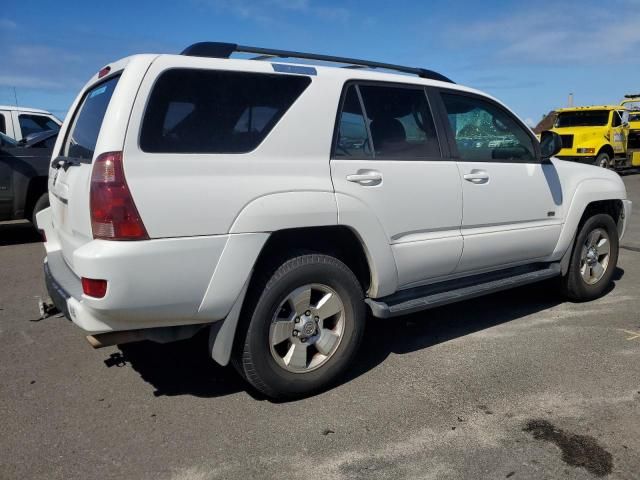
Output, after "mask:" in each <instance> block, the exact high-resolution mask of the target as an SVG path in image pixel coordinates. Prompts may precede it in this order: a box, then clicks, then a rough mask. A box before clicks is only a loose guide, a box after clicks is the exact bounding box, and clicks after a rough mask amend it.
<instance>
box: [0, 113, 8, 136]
mask: <svg viewBox="0 0 640 480" xmlns="http://www.w3.org/2000/svg"><path fill="white" fill-rule="evenodd" d="M0 133H7V124H6V122H5V120H4V113H0Z"/></svg>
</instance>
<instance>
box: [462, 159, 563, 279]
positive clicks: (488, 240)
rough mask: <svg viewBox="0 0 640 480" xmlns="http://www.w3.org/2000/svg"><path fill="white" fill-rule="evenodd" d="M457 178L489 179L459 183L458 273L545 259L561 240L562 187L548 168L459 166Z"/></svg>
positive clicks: (484, 164)
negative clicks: (461, 245) (461, 246)
mask: <svg viewBox="0 0 640 480" xmlns="http://www.w3.org/2000/svg"><path fill="white" fill-rule="evenodd" d="M458 168H459V169H460V176H461V177H462V178H464V175H467V174H471V173H474V172H482V173H483V174H486V175H488V177H489V180H488V181H487V182H486V183H478V184H476V183H472V182H470V181H467V180H463V182H462V192H463V197H464V212H463V221H462V235H463V237H464V253H463V254H462V259H461V260H460V264H459V265H458V268H457V271H458V272H467V271H474V270H478V269H482V268H486V267H491V266H495V267H500V266H502V265H506V264H510V263H514V262H522V261H526V260H534V259H538V258H542V257H546V256H548V255H550V254H551V253H552V252H553V249H554V247H555V245H556V243H557V241H558V237H559V236H560V231H561V229H562V223H563V217H564V204H563V195H562V186H561V185H560V181H559V179H558V175H557V172H556V169H555V167H554V165H553V164H551V163H549V164H543V165H541V164H536V163H494V162H459V163H458Z"/></svg>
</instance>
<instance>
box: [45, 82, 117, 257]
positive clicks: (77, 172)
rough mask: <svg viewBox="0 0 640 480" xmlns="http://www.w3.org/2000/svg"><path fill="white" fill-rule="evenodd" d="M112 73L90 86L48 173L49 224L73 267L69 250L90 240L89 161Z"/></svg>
mask: <svg viewBox="0 0 640 480" xmlns="http://www.w3.org/2000/svg"><path fill="white" fill-rule="evenodd" d="M119 79H120V76H119V75H115V76H112V77H110V78H107V79H106V80H104V81H102V82H100V83H98V84H96V85H94V86H92V87H90V88H89V89H88V90H87V91H86V92H85V93H84V95H83V97H82V99H81V100H80V102H79V104H78V107H77V108H76V110H75V112H74V114H73V117H72V119H71V124H70V125H69V126H68V128H67V129H66V132H65V134H64V139H63V141H62V146H61V148H60V149H59V151H58V152H55V153H58V156H57V157H56V158H54V160H53V162H52V164H51V165H52V169H51V171H50V174H49V192H50V201H51V209H52V215H53V226H54V228H55V229H56V233H57V234H58V236H59V238H60V244H61V246H62V252H63V255H64V257H65V259H66V261H67V263H69V265H71V266H72V267H73V251H74V250H75V249H76V248H78V247H79V246H81V245H83V244H84V243H86V242H88V241H90V240H91V239H92V238H93V237H92V233H91V220H90V213H89V184H90V180H91V163H92V161H93V157H94V151H95V149H96V143H97V141H98V135H99V133H100V129H101V127H102V122H103V120H104V118H105V113H106V111H107V108H108V106H109V102H110V101H111V98H112V96H113V94H114V91H115V89H116V86H117V85H118V82H119Z"/></svg>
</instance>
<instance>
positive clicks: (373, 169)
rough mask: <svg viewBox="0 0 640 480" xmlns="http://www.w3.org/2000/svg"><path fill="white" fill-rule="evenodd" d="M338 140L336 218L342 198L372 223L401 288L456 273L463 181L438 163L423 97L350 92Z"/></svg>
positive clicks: (415, 91)
mask: <svg viewBox="0 0 640 480" xmlns="http://www.w3.org/2000/svg"><path fill="white" fill-rule="evenodd" d="M335 137H336V138H335V139H334V148H333V154H332V159H331V174H332V179H333V183H334V187H335V191H336V194H338V195H337V198H338V212H339V213H338V215H339V216H340V210H341V206H340V198H342V195H345V196H349V197H353V198H355V199H357V200H359V201H360V202H361V204H362V205H363V208H366V210H367V211H366V212H365V211H363V212H362V214H363V215H365V214H367V215H370V216H371V217H372V218H377V220H378V221H379V223H380V224H381V225H382V227H383V228H384V230H385V232H386V236H387V238H386V240H387V241H388V242H389V244H390V245H391V249H392V251H393V254H394V257H395V262H396V266H397V271H398V285H399V287H406V286H410V285H415V284H418V283H420V282H423V281H425V280H427V279H432V278H437V277H440V276H444V275H447V274H450V273H451V272H453V270H454V269H455V268H456V266H457V264H458V261H459V259H460V255H461V253H462V237H461V235H460V223H461V220H462V196H461V186H460V177H459V175H458V170H457V167H456V164H455V162H454V161H451V160H447V159H446V158H443V154H442V151H441V147H440V142H439V141H438V136H437V133H436V128H435V125H434V119H433V116H432V113H431V108H430V105H429V101H428V97H427V94H426V91H425V89H424V88H423V87H421V86H412V85H398V84H380V83H367V82H358V83H350V84H347V86H346V87H345V90H344V92H343V99H342V103H341V109H340V113H339V118H338V125H337V131H336V135H335ZM445 149H446V146H445ZM340 194H342V195H340Z"/></svg>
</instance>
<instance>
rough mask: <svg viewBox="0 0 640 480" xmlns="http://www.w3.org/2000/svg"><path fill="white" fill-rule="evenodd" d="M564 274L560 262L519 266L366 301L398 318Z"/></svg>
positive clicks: (377, 312)
mask: <svg viewBox="0 0 640 480" xmlns="http://www.w3.org/2000/svg"><path fill="white" fill-rule="evenodd" d="M560 274H561V271H560V263H551V264H543V265H542V266H540V265H538V266H526V267H516V268H510V269H507V270H502V271H499V272H492V273H487V274H482V275H475V276H473V277H467V278H463V279H456V280H450V281H447V282H441V283H438V284H434V285H426V286H424V287H416V288H411V289H407V290H401V291H399V292H397V293H394V294H393V295H390V296H388V297H384V298H380V299H376V300H374V299H372V298H367V299H366V300H365V302H366V303H367V304H368V305H369V307H371V312H372V313H373V316H374V317H378V318H389V317H396V316H398V315H406V314H408V313H413V312H419V311H420V310H427V309H429V308H435V307H440V306H442V305H447V304H449V303H454V302H459V301H462V300H468V299H470V298H475V297H479V296H481V295H486V294H489V293H494V292H499V291H501V290H507V289H509V288H513V287H519V286H521V285H527V284H529V283H534V282H539V281H541V280H546V279H548V278H553V277H557V276H559V275H560Z"/></svg>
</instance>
